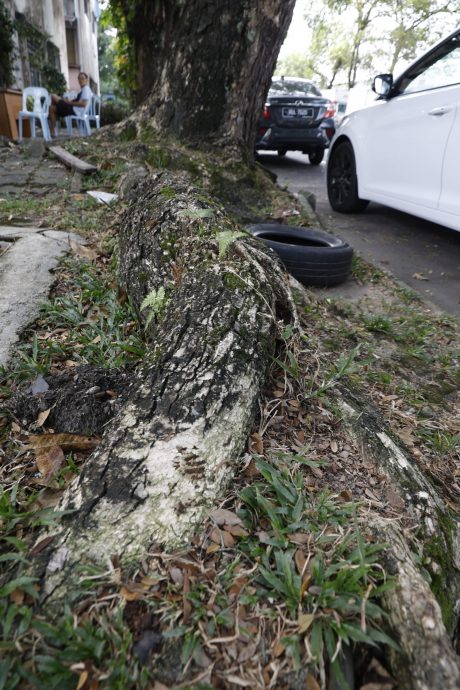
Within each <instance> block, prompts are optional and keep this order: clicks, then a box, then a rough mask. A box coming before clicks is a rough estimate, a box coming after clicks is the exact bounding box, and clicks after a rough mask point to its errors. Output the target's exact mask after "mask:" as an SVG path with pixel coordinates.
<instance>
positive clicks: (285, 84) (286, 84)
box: [270, 79, 321, 96]
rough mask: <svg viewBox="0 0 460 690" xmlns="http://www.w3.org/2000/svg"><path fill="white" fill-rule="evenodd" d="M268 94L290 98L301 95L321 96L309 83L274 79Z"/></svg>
mask: <svg viewBox="0 0 460 690" xmlns="http://www.w3.org/2000/svg"><path fill="white" fill-rule="evenodd" d="M270 93H271V94H273V95H276V96H292V95H293V94H303V95H305V96H307V95H308V96H321V91H320V90H319V89H318V88H317V87H316V86H315V85H314V84H312V83H311V82H310V81H302V80H300V79H299V80H298V81H297V80H294V79H289V80H288V79H276V80H274V81H272V84H271V86H270Z"/></svg>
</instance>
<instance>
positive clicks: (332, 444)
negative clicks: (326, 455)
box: [330, 441, 339, 453]
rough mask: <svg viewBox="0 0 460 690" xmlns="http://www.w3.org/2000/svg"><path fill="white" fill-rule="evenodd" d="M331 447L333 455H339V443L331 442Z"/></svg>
mask: <svg viewBox="0 0 460 690" xmlns="http://www.w3.org/2000/svg"><path fill="white" fill-rule="evenodd" d="M330 447H331V450H332V452H333V453H337V451H338V449H339V446H338V443H337V441H331V443H330Z"/></svg>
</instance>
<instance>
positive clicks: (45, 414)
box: [35, 407, 51, 426]
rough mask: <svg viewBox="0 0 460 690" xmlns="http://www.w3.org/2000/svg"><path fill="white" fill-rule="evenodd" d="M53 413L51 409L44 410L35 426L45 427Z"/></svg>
mask: <svg viewBox="0 0 460 690" xmlns="http://www.w3.org/2000/svg"><path fill="white" fill-rule="evenodd" d="M50 412H51V407H49V408H48V409H47V410H43V412H39V413H38V417H37V421H36V422H35V426H43V424H44V423H45V422H46V420H47V419H48V417H49V416H50Z"/></svg>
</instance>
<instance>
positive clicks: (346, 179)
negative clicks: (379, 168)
mask: <svg viewBox="0 0 460 690" xmlns="http://www.w3.org/2000/svg"><path fill="white" fill-rule="evenodd" d="M327 195H328V197H329V203H330V205H331V206H332V208H333V209H334V211H339V212H340V213H359V212H360V211H364V209H365V208H366V206H367V205H368V203H369V202H368V201H366V200H365V199H360V198H359V196H358V178H357V176H356V161H355V152H354V151H353V146H352V145H351V144H350V142H349V141H342V142H341V143H340V144H338V145H337V146H335V147H334V148H333V149H332V151H331V152H330V154H329V161H328V165H327Z"/></svg>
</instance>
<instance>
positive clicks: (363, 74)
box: [278, 0, 460, 88]
mask: <svg viewBox="0 0 460 690" xmlns="http://www.w3.org/2000/svg"><path fill="white" fill-rule="evenodd" d="M459 9H460V3H459V1H458V0H454V2H453V3H452V2H446V0H407V1H406V0H383V1H382V0H317V1H316V2H314V3H313V4H312V5H311V6H310V8H309V10H308V13H307V14H306V16H305V19H306V21H307V24H308V27H309V28H310V32H311V33H310V37H309V39H307V38H306V45H305V48H306V50H305V52H304V53H303V54H298V53H297V54H296V55H295V56H286V57H285V58H283V60H281V61H280V63H279V66H278V67H279V70H281V71H282V72H283V73H284V74H287V73H290V74H292V75H293V76H308V77H310V78H315V79H316V80H317V81H318V82H319V83H320V85H321V86H322V87H324V88H332V87H334V86H336V85H342V86H346V87H347V88H352V87H353V86H355V85H356V83H358V82H359V81H361V80H362V79H363V78H367V77H368V76H369V75H370V74H371V73H372V72H373V71H375V70H377V71H389V72H393V71H394V70H395V68H396V67H397V65H398V63H400V62H401V61H404V62H407V61H410V60H412V59H414V58H415V57H416V55H417V54H418V53H420V52H422V51H423V50H424V49H425V48H426V47H427V45H429V44H432V43H434V42H435V41H436V40H437V39H438V38H440V37H441V35H442V34H444V33H446V31H449V30H450V29H451V28H452V30H453V29H454V28H455V24H456V19H455V14H456V13H458V11H459ZM457 16H458V14H457Z"/></svg>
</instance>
